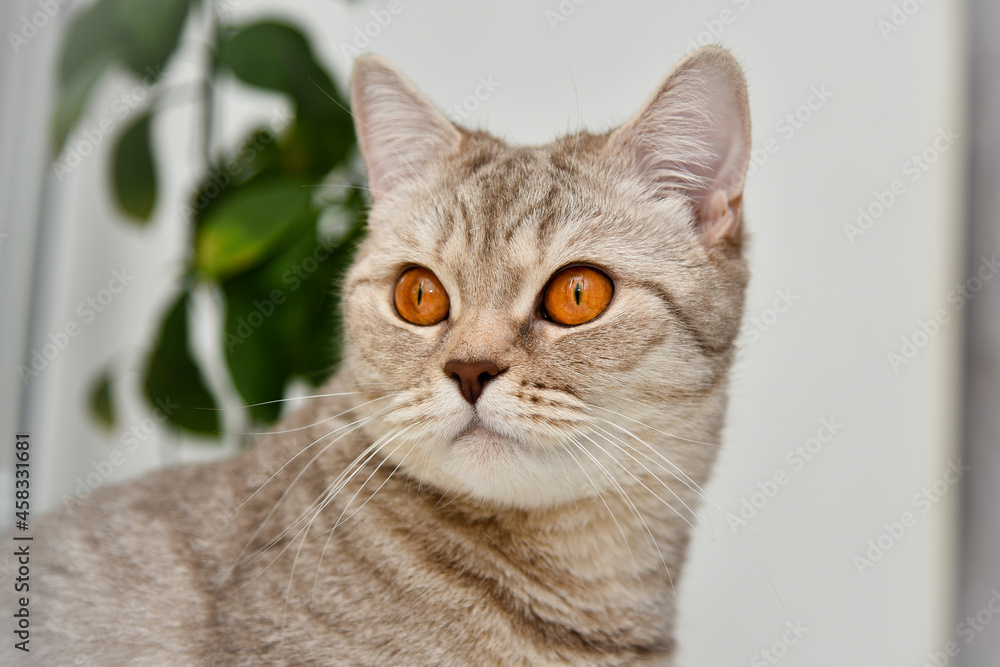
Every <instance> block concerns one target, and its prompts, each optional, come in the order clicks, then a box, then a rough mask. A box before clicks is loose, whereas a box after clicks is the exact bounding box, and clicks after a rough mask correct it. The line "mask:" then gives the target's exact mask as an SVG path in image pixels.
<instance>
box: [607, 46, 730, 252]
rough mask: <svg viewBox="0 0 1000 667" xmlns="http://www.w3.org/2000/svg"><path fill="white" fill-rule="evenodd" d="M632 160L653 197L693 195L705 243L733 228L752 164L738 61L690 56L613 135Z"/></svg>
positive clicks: (718, 53)
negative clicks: (670, 194)
mask: <svg viewBox="0 0 1000 667" xmlns="http://www.w3.org/2000/svg"><path fill="white" fill-rule="evenodd" d="M611 146H612V147H613V150H616V151H622V152H624V153H625V154H626V155H629V156H630V157H631V158H632V161H633V165H634V167H635V168H636V169H637V170H638V171H639V172H640V176H641V177H642V179H643V180H644V181H645V182H646V184H647V186H648V188H649V190H650V193H651V194H652V196H654V197H657V196H666V195H668V194H669V193H677V192H681V193H683V194H685V195H686V196H688V197H690V198H691V201H692V204H693V207H694V212H695V218H696V220H695V225H696V227H697V231H698V232H699V234H700V236H701V240H702V242H703V243H704V244H705V245H708V246H711V245H714V244H715V243H716V242H718V241H720V240H722V239H724V238H727V237H728V238H732V237H734V235H735V234H736V233H737V232H738V230H739V223H740V206H741V203H742V199H743V182H744V180H745V179H746V172H747V167H748V165H749V162H750V109H749V105H748V102H747V87H746V80H745V79H744V78H743V71H742V69H740V66H739V64H738V63H737V62H736V59H735V58H733V56H732V55H731V54H730V53H729V52H728V51H726V50H725V49H721V48H719V47H712V46H709V47H704V48H701V49H698V50H696V51H694V52H693V53H691V54H690V55H688V56H687V57H686V58H684V60H682V61H681V62H680V63H678V65H677V66H676V67H675V68H674V70H673V71H672V72H671V73H670V74H668V75H667V78H666V79H665V80H664V81H663V83H662V84H661V85H660V88H659V89H658V90H657V91H656V93H655V94H654V95H653V97H652V98H651V99H650V100H649V101H648V102H647V103H646V105H645V106H644V107H643V108H642V110H641V111H640V112H639V113H638V114H636V115H635V116H634V117H633V118H632V119H631V120H630V121H629V122H627V123H626V124H625V125H623V126H622V127H621V128H619V129H618V130H616V131H615V133H614V134H613V135H612V137H611Z"/></svg>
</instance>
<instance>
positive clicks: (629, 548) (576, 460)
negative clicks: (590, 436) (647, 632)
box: [560, 438, 642, 586]
mask: <svg viewBox="0 0 1000 667" xmlns="http://www.w3.org/2000/svg"><path fill="white" fill-rule="evenodd" d="M570 441H571V442H572V443H573V444H574V445H576V446H577V447H579V448H580V449H581V450H582V451H586V450H584V449H583V446H582V445H580V443H579V442H577V441H576V440H574V439H573V438H570ZM560 444H561V445H562V448H563V449H564V450H565V451H566V453H567V454H569V456H570V458H571V459H573V461H575V462H576V465H578V466H579V467H580V471H581V472H582V473H583V474H584V475H585V476H586V478H587V481H589V482H590V485H591V486H592V487H594V491H595V492H596V493H597V497H598V498H600V499H601V502H602V503H603V504H604V508H605V509H606V510H608V514H609V515H611V520H612V521H614V522H615V525H616V526H618V532H619V533H621V536H622V541H623V542H624V543H625V548H626V549H627V550H628V555H629V557H630V558H631V559H632V565H633V566H634V567H635V578H636V580H637V581H638V582H639V585H640V586H642V575H641V574H640V572H639V562H638V561H637V560H636V559H635V554H634V553H632V547H631V545H629V543H628V537H626V536H625V530H624V529H623V528H622V525H621V524H620V523H618V517H616V516H615V513H614V512H612V511H611V506H610V505H608V501H607V500H605V499H604V494H603V493H601V490H600V489H599V488H597V484H595V483H594V480H593V479H592V478H591V477H590V473H588V472H587V469H586V468H584V467H583V464H582V463H580V461H579V460H578V459H577V458H576V457H575V456H573V452H571V451H570V449H569V447H567V446H566V445H565V444H564V443H560Z"/></svg>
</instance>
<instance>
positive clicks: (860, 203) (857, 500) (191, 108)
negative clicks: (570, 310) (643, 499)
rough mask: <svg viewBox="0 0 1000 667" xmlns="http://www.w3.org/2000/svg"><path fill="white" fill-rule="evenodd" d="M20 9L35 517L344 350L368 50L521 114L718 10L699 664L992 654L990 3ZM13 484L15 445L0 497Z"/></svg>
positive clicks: (482, 124) (631, 92)
mask: <svg viewBox="0 0 1000 667" xmlns="http://www.w3.org/2000/svg"><path fill="white" fill-rule="evenodd" d="M0 28H2V31H0V32H2V34H3V36H4V41H5V42H6V43H5V44H3V45H2V46H0V54H2V55H0V63H2V67H0V91H2V95H3V97H2V102H0V206H2V207H3V216H2V219H0V322H2V328H0V368H2V374H0V424H2V427H3V429H2V430H3V434H2V437H3V438H6V439H7V440H8V441H9V442H11V446H10V451H11V452H12V451H13V436H14V435H15V433H19V432H24V431H27V432H30V434H31V442H32V459H31V461H32V475H33V476H32V501H33V506H32V513H33V516H37V513H38V512H40V511H44V510H48V509H52V508H55V507H57V506H60V505H61V504H63V503H66V502H72V501H73V499H74V498H82V497H86V496H87V495H89V494H90V493H92V492H93V491H94V490H95V489H97V488H99V487H101V486H103V485H105V484H112V483H118V482H121V481H124V480H127V479H131V478H134V477H136V476H138V475H141V474H142V473H144V472H147V471H149V470H152V469H155V468H158V467H162V466H167V465H174V464H177V463H180V462H184V461H196V460H206V459H211V458H217V457H222V456H230V455H232V454H234V453H236V452H238V451H240V449H241V448H243V447H245V446H246V444H247V442H248V441H249V437H248V436H246V435H241V434H244V433H247V432H252V431H255V430H262V429H266V428H267V426H268V424H270V423H272V422H273V421H274V420H275V419H276V418H278V417H279V416H280V414H279V413H280V411H279V409H278V408H277V407H275V406H276V405H279V404H272V405H269V406H256V407H244V406H247V405H249V404H254V403H260V402H263V401H268V400H272V399H277V398H281V397H282V396H302V395H304V394H307V393H310V392H312V391H313V389H312V387H313V386H315V384H316V383H319V382H322V380H323V378H324V377H326V375H327V373H328V372H329V370H330V368H332V367H333V365H334V364H335V363H336V360H337V355H338V350H337V346H336V343H335V341H336V324H335V322H334V320H333V319H332V318H331V313H332V312H334V310H335V306H336V297H335V294H331V292H330V290H329V289H328V286H329V285H330V284H331V283H332V282H334V281H335V280H336V277H337V275H339V273H340V271H342V268H343V266H344V264H345V263H346V262H348V261H349V259H350V249H351V248H352V247H353V246H354V244H355V243H356V241H357V239H358V237H359V236H358V235H359V234H360V233H361V231H360V230H361V229H362V226H363V204H364V200H363V198H362V197H361V196H360V195H359V194H358V193H359V190H358V189H357V188H356V187H353V186H356V185H358V184H359V183H362V182H363V180H362V179H363V170H362V168H361V166H360V164H359V163H358V158H357V154H356V149H355V147H354V137H353V132H352V130H351V127H350V117H349V114H348V112H347V110H346V108H345V107H346V105H347V100H346V95H345V91H346V83H347V77H348V73H349V71H350V67H351V63H352V61H353V59H354V58H355V57H356V56H357V55H358V54H360V53H363V52H374V53H378V54H381V55H383V56H386V57H387V58H389V59H390V60H391V61H392V62H393V63H394V64H395V65H396V66H397V67H399V68H400V69H401V70H402V71H403V72H405V73H406V74H407V75H408V76H409V77H410V78H412V79H413V80H414V81H415V82H416V83H417V85H418V86H419V87H421V88H422V89H423V90H424V91H425V92H426V93H427V95H428V96H429V97H430V98H431V99H432V100H433V101H435V102H436V103H437V104H438V106H439V107H440V108H441V109H442V110H444V111H445V112H446V113H447V115H448V116H449V117H450V118H452V119H453V120H454V121H456V122H458V123H460V124H463V125H465V126H467V127H472V128H482V129H486V130H489V131H491V132H493V133H496V134H498V135H500V136H501V137H503V138H505V139H507V140H509V141H513V142H517V143H522V144H531V143H540V142H546V141H549V140H551V139H552V138H554V137H556V136H558V135H560V134H563V133H566V132H572V131H574V130H578V129H582V128H587V129H591V130H596V131H601V130H605V129H608V128H611V127H614V126H615V125H617V124H619V123H621V122H623V121H624V120H626V119H627V118H628V117H629V116H630V115H631V114H632V113H633V112H635V111H636V110H637V109H638V107H639V106H640V105H641V104H642V102H643V101H644V100H645V99H646V97H647V96H648V95H649V94H650V93H651V92H652V91H653V90H654V88H655V86H656V85H657V83H658V82H659V80H660V79H661V77H662V76H663V75H664V74H665V73H666V72H667V71H668V70H669V68H670V67H671V66H672V64H673V63H674V62H675V61H676V60H678V59H679V58H680V57H681V56H682V55H683V54H684V53H686V52H687V51H689V50H691V49H692V48H695V47H696V46H699V45H703V44H708V43H717V44H722V45H723V46H726V47H727V48H729V49H731V50H732V51H733V52H734V53H735V55H736V56H737V58H738V59H739V60H740V61H741V62H742V64H743V66H744V68H745V70H746V74H747V78H748V81H749V87H750V96H751V109H752V112H753V122H754V147H755V149H754V153H753V157H752V165H751V172H750V177H749V179H748V182H747V188H746V206H745V211H746V216H747V219H746V224H747V228H748V230H749V233H750V235H751V244H750V248H749V252H750V261H751V266H752V269H753V279H752V283H751V287H750V292H749V295H748V296H749V299H748V306H747V314H746V321H745V324H744V329H743V332H742V334H741V337H740V348H741V349H740V355H739V360H738V362H737V365H736V368H735V371H734V377H733V383H732V401H731V409H730V413H729V419H728V426H727V429H726V434H725V447H724V449H723V450H722V455H721V457H720V460H719V465H718V468H717V471H716V474H715V477H714V479H713V481H712V484H711V486H710V487H709V489H708V492H709V495H710V496H711V498H712V503H710V504H707V505H706V507H704V508H703V511H702V512H701V523H700V525H699V527H698V529H697V531H696V534H695V539H694V542H693V545H692V549H691V552H690V557H689V565H688V568H687V570H686V572H685V573H684V579H683V583H682V585H681V595H682V603H681V622H680V626H679V629H678V640H679V643H680V645H681V649H682V657H681V660H680V662H679V664H680V665H738V664H749V665H751V666H754V667H755V666H758V665H774V664H779V663H780V664H782V665H789V666H792V665H811V666H818V665H829V666H842V665H913V666H918V667H924V666H927V665H935V666H938V667H940V666H943V665H964V666H975V667H979V666H982V667H986V666H990V667H993V666H995V665H996V664H997V656H998V655H1000V567H998V564H1000V512H998V511H997V510H998V508H1000V455H998V453H997V444H998V439H1000V437H998V436H1000V409H998V408H1000V279H997V274H998V273H1000V264H998V255H1000V223H998V220H997V214H996V211H997V210H1000V194H998V193H1000V188H998V186H1000V131H998V125H997V121H996V119H997V118H1000V82H998V80H997V77H996V74H995V73H996V72H997V71H1000V39H998V38H1000V7H998V6H997V3H995V2H993V3H991V2H988V0H970V1H969V2H957V1H953V0H952V1H949V0H936V1H934V2H928V1H926V0H877V1H874V2H873V1H871V0H866V1H862V0H845V1H844V2H840V3H801V2H799V3H796V2H792V1H791V0H770V1H768V2H765V1H764V0H703V1H701V2H671V3H663V2H653V1H652V0H649V1H644V2H630V3H614V2H610V0H537V1H529V0H512V1H509V2H505V3H502V4H500V3H469V2H459V1H458V0H452V1H443V0H442V1H437V0H435V1H425V2H420V3H417V2H411V1H409V0H371V1H369V0H357V1H354V2H346V1H337V0H290V1H288V2H281V3H279V2H276V1H274V0H271V1H265V0H190V1H189V0H164V1H163V2H158V3H148V2H140V1H139V0H101V1H99V2H86V1H83V0H80V1H77V2H72V1H64V2H59V0H11V1H9V2H5V3H3V5H2V6H0ZM275 290H277V291H278V292H279V293H278V294H275ZM279 297H280V298H279ZM279 301H280V303H279ZM295 406H296V402H295V401H291V402H289V403H288V404H287V405H286V407H285V408H284V409H285V410H292V409H294V408H295ZM205 407H211V408H214V409H211V410H205V409H195V408H205ZM13 493H14V489H13V457H12V455H8V456H4V457H2V459H0V498H2V502H0V510H2V518H0V522H2V525H3V526H4V528H9V527H10V526H12V525H13V521H14V510H13ZM727 512H728V513H732V514H735V515H738V516H740V517H742V518H743V519H744V520H745V521H746V523H747V524H749V525H742V526H741V525H734V524H733V522H731V521H730V520H728V519H727V515H726V513H727ZM5 572H9V570H5Z"/></svg>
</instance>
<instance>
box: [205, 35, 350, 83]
mask: <svg viewBox="0 0 1000 667" xmlns="http://www.w3.org/2000/svg"><path fill="white" fill-rule="evenodd" d="M219 63H220V64H222V65H225V66H227V67H229V68H230V69H231V70H232V71H233V73H234V74H235V75H236V76H237V77H239V78H240V79H242V80H243V81H244V82H246V83H249V84H250V85H252V86H258V87H260V88H268V89H270V90H276V91H278V92H282V93H288V94H289V95H292V96H293V97H298V96H300V95H301V94H302V91H303V90H308V88H309V87H315V85H316V84H314V83H310V81H309V79H313V80H314V81H316V83H318V84H319V85H320V86H325V87H326V88H328V89H332V88H333V82H332V81H331V80H330V77H329V76H328V75H327V73H326V71H325V70H324V69H323V68H322V67H321V66H320V65H319V63H317V62H316V59H315V58H314V57H313V54H312V49H311V48H310V47H309V42H308V41H307V40H306V38H305V37H304V36H303V35H302V33H301V32H299V31H298V30H297V29H295V28H293V27H292V26H290V25H286V24H281V23H256V24H254V25H251V26H248V27H246V28H243V29H242V30H240V31H238V32H236V33H235V34H232V35H230V36H229V37H228V38H226V39H225V40H224V41H223V42H222V45H221V47H220V51H219Z"/></svg>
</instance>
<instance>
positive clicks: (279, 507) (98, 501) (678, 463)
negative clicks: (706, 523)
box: [30, 47, 750, 666]
mask: <svg viewBox="0 0 1000 667" xmlns="http://www.w3.org/2000/svg"><path fill="white" fill-rule="evenodd" d="M351 99H352V106H353V113H354V114H355V122H356V129H357V134H358V139H359V144H360V148H361V152H362V156H363V158H364V161H365V164H366V167H367V170H368V183H369V187H370V192H371V197H372V208H371V211H370V216H369V222H368V231H367V236H366V238H365V240H364V241H363V243H362V244H361V246H360V248H359V249H358V252H357V255H356V259H355V261H354V263H353V265H352V266H351V268H350V270H349V271H348V273H347V275H346V277H345V280H344V284H343V291H342V295H343V306H342V307H343V318H344V322H345V331H344V337H345V340H344V349H345V356H344V361H343V362H342V364H341V367H340V369H339V370H338V371H337V373H336V374H335V375H334V377H333V378H332V379H331V380H330V381H329V383H328V384H327V385H326V386H325V387H324V388H323V390H322V392H321V394H320V395H318V396H316V397H313V398H311V399H310V400H309V401H307V404H306V407H304V408H303V409H301V410H300V411H298V412H297V413H295V414H293V415H291V416H290V417H288V418H287V419H285V420H284V421H283V422H282V423H281V424H280V425H279V426H278V427H277V428H276V429H275V430H274V431H273V432H272V433H270V434H268V435H265V436H262V437H261V438H260V439H259V441H258V442H257V443H256V445H255V446H254V447H253V448H251V449H250V450H248V451H247V452H246V453H244V454H243V455H241V456H239V457H238V458H235V459H231V460H227V461H223V462H218V463H212V464H203V465H194V466H184V467H177V468H173V469H168V470H164V471H160V472H158V473H156V474H153V475H150V476H148V477H145V478H143V479H140V480H138V481H136V482H133V483H130V484H127V485H124V486H121V487H117V488H109V489H105V490H102V491H101V492H99V493H95V494H94V495H93V496H92V497H91V498H89V499H88V500H86V501H83V502H81V503H78V504H77V505H75V506H72V507H69V508H65V509H63V510H61V511H58V512H56V513H54V514H51V515H48V516H47V517H45V518H44V519H43V520H42V521H41V523H40V525H39V526H38V527H37V533H36V537H35V540H34V542H33V543H32V547H31V548H32V554H33V555H32V559H33V561H32V562H33V565H34V566H35V568H36V572H37V573H38V574H37V578H36V579H35V580H33V583H32V585H33V586H34V587H36V588H37V590H38V592H37V593H34V594H35V595H36V596H37V599H38V601H37V602H34V601H33V602H32V603H31V604H32V614H33V621H32V623H33V626H32V627H33V632H34V634H33V635H32V642H31V647H32V649H31V654H30V655H31V656H32V658H34V661H35V663H37V664H45V665H101V666H106V665H157V666H159V665H234V666H236V665H241V666H250V665H455V666H459V665H461V666H469V665H507V666H510V665H654V664H655V665H673V664H674V661H675V658H676V650H677V647H676V642H675V639H674V625H675V607H676V591H677V586H678V583H679V576H680V572H681V568H682V565H683V562H684V557H685V550H686V547H687V544H688V540H689V533H690V528H691V526H692V524H693V522H694V521H695V514H694V511H695V508H696V507H697V506H698V504H699V502H700V500H702V499H703V498H704V492H703V491H702V488H703V485H704V484H705V482H706V480H707V479H708V476H709V473H710V469H711V467H712V464H713V461H714V460H715V458H716V455H717V452H718V450H719V446H718V444H717V443H718V441H719V437H720V431H721V429H722V426H723V420H724V413H725V408H726V402H727V383H728V375H729V369H730V366H731V364H732V361H733V356H734V350H735V348H734V339H735V338H736V335H737V332H738V330H739V325H740V320H741V317H742V311H743V301H744V292H745V288H746V284H747V280H748V269H747V265H746V261H745V259H744V257H743V246H744V233H743V225H741V224H740V219H741V205H742V194H743V185H744V179H745V175H746V171H747V166H748V162H749V153H750V119H749V109H748V100H747V91H746V84H745V81H744V77H743V73H742V70H741V69H740V67H739V65H738V64H737V62H736V60H735V59H734V58H733V57H732V56H731V55H730V54H729V53H728V52H727V51H725V50H723V49H721V48H718V47H705V48H702V49H699V50H697V51H694V52H692V53H691V54H689V55H688V56H686V57H685V58H684V59H682V60H681V61H680V62H679V63H678V64H677V65H676V66H675V68H674V69H673V70H672V71H671V72H670V73H669V74H668V75H667V77H666V78H665V79H664V81H663V82H662V84H661V85H660V86H659V88H658V89H657V90H656V92H655V93H654V94H653V96H652V97H651V98H650V99H649V100H648V101H647V102H646V104H645V105H644V106H643V107H642V109H641V110H640V111H639V112H638V113H637V114H636V115H635V116H634V117H633V118H632V119H631V120H629V121H628V122H627V123H625V124H624V125H623V126H621V127H620V128H618V129H615V130H613V131H609V132H606V133H604V134H600V135H597V134H590V133H587V132H580V133H577V134H573V135H571V136H567V137H564V138H561V139H559V140H557V141H555V142H553V143H551V144H548V145H544V146H537V147H521V146H514V145H511V144H508V143H505V142H504V141H502V140H500V139H498V138H494V137H493V136H491V135H489V134H487V133H484V132H480V131H469V130H466V129H463V128H460V127H458V126H456V125H454V124H453V123H451V122H450V121H449V120H447V119H446V118H445V116H444V115H442V113H441V112H440V111H439V110H437V109H436V108H435V107H434V106H433V105H432V104H431V103H430V102H429V101H428V100H427V99H426V98H425V97H424V96H423V95H422V94H421V93H420V92H419V91H418V90H417V88H416V87H415V86H414V85H413V84H412V83H410V82H409V81H408V80H407V79H405V78H404V77H403V76H402V75H401V74H399V73H398V72H397V71H396V70H395V69H394V68H393V67H392V66H391V65H390V64H389V63H388V62H387V61H385V60H383V59H380V58H378V57H376V56H372V55H366V56H362V57H360V58H359V59H358V60H357V61H356V64H355V67H354V72H353V75H352V79H351Z"/></svg>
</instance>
